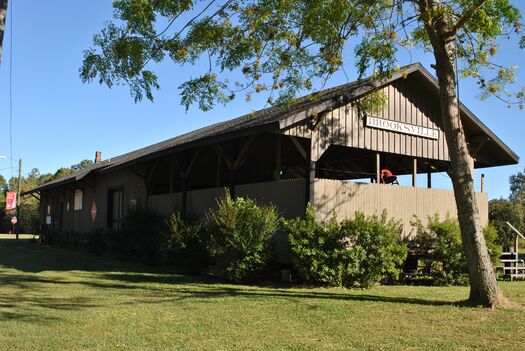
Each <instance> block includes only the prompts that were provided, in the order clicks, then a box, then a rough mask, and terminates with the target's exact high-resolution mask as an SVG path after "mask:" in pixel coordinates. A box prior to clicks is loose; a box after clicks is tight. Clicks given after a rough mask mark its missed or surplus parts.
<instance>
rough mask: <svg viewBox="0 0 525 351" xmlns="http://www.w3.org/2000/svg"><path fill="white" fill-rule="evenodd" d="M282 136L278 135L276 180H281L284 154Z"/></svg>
mask: <svg viewBox="0 0 525 351" xmlns="http://www.w3.org/2000/svg"><path fill="white" fill-rule="evenodd" d="M282 150H283V142H282V134H281V133H279V134H278V135H277V153H276V155H275V176H274V179H275V180H281V168H282V154H283V151H282Z"/></svg>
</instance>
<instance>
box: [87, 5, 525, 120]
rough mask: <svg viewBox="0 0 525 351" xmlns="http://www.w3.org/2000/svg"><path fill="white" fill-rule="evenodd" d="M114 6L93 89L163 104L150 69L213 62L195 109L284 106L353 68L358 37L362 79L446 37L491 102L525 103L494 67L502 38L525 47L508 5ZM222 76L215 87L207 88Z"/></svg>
mask: <svg viewBox="0 0 525 351" xmlns="http://www.w3.org/2000/svg"><path fill="white" fill-rule="evenodd" d="M424 4H427V5H424ZM113 6H114V9H115V11H114V13H113V21H112V22H109V23H108V25H107V26H106V28H104V29H103V30H102V31H101V33H100V34H99V35H97V36H95V38H94V40H93V44H94V47H93V48H91V49H89V50H87V51H86V52H85V54H84V62H83V66H82V68H81V71H80V75H81V78H82V80H83V81H84V82H91V81H92V80H95V78H98V81H99V82H100V83H101V84H105V85H107V86H108V87H112V86H113V85H114V84H116V85H128V86H129V87H130V90H131V94H132V96H133V98H134V99H135V101H140V100H141V99H143V98H144V97H146V98H147V99H149V100H153V98H154V91H155V90H156V89H159V84H158V81H157V77H156V76H155V73H154V72H153V70H152V68H150V67H147V66H148V63H150V62H161V61H163V60H164V59H165V58H166V56H169V57H170V59H171V60H172V61H173V63H174V64H176V65H195V67H197V64H198V63H201V62H203V61H207V62H208V63H209V65H208V66H207V67H204V66H203V68H202V69H203V71H200V72H198V71H197V72H194V74H193V76H197V77H199V78H191V79H189V80H188V81H187V82H185V83H183V84H182V85H181V86H180V89H181V94H182V104H183V105H184V106H185V108H186V109H188V108H189V106H191V105H193V104H196V105H198V106H199V108H201V109H204V110H209V109H211V108H213V107H214V106H215V104H217V103H221V104H224V103H227V102H228V101H230V100H231V98H229V99H228V98H226V97H233V96H235V95H236V94H238V93H241V92H242V93H244V94H246V96H250V97H251V96H252V95H253V94H266V95H268V98H267V101H269V103H273V102H278V103H279V102H285V101H288V100H290V99H292V98H293V97H295V96H296V95H298V94H299V93H301V92H304V91H312V90H314V91H315V90H316V89H319V88H320V87H322V86H324V84H325V83H326V81H327V79H328V78H329V77H330V76H332V75H333V74H334V73H335V72H337V71H339V70H341V69H342V68H346V69H348V67H345V66H347V65H345V61H346V60H347V58H345V57H344V56H343V52H344V49H345V46H346V45H348V44H347V43H348V40H349V39H350V38H352V37H354V36H355V37H358V38H359V41H358V44H357V45H356V46H355V50H354V55H355V60H354V61H355V69H356V72H357V75H358V77H362V76H364V75H365V74H366V75H376V76H383V75H389V74H390V73H391V72H392V71H393V70H394V69H395V67H397V65H398V63H397V52H398V50H399V49H400V48H403V49H406V50H410V49H411V48H412V47H413V46H414V45H416V46H422V47H424V48H425V49H427V50H434V48H433V46H432V45H430V41H431V40H430V39H431V38H437V30H438V28H441V29H443V30H444V32H445V33H447V36H448V38H447V39H446V40H451V41H455V42H456V47H457V53H456V54H457V57H458V60H459V63H460V69H461V70H462V73H463V75H464V76H465V77H472V78H474V79H476V80H477V81H478V83H479V85H480V88H481V91H482V96H490V95H497V96H498V97H500V98H502V99H504V100H505V101H509V102H510V101H511V100H512V101H514V100H517V102H516V103H518V104H519V103H522V102H523V100H524V94H523V91H520V90H518V91H511V90H509V89H507V87H508V86H509V85H512V84H513V79H511V75H508V74H505V75H499V73H498V72H499V69H500V68H501V67H500V66H498V65H497V64H496V63H495V62H493V59H494V58H495V54H496V47H497V45H496V44H497V41H498V40H499V39H501V38H507V37H510V36H517V37H518V40H519V45H520V46H521V47H524V46H525V39H524V37H523V33H522V29H521V25H520V21H521V14H520V12H519V11H518V10H517V9H516V8H515V7H513V6H512V5H511V4H510V3H509V1H508V0H486V1H483V2H473V1H467V0H454V1H446V2H434V3H432V4H430V5H428V3H427V2H421V3H416V4H414V2H412V1H408V0H404V1H393V0H380V1H377V0H375V1H374V0H353V1H348V0H316V1H312V0H306V1H299V0H257V1H245V0H222V1H221V0H212V1H191V0H155V1H153V0H116V1H114V3H113ZM429 6H430V7H429ZM452 54H454V53H452ZM504 69H505V71H510V70H511V68H510V67H504ZM213 75H215V77H216V78H215V79H214V81H213V82H204V81H203V80H202V79H201V78H202V77H206V76H213ZM261 86H265V87H268V89H258V88H257V87H261Z"/></svg>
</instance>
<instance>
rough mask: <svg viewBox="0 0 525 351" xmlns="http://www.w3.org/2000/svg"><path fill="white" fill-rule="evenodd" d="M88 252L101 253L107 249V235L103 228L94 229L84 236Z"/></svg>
mask: <svg viewBox="0 0 525 351" xmlns="http://www.w3.org/2000/svg"><path fill="white" fill-rule="evenodd" d="M84 240H85V241H86V244H87V248H88V250H89V252H91V253H94V254H95V255H102V254H104V252H106V250H107V246H108V235H107V233H106V231H105V230H104V229H95V230H92V231H90V232H89V233H87V234H86V235H85V236H84Z"/></svg>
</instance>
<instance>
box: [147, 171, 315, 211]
mask: <svg viewBox="0 0 525 351" xmlns="http://www.w3.org/2000/svg"><path fill="white" fill-rule="evenodd" d="M304 188H305V181H304V179H292V180H283V181H274V182H263V183H252V184H242V185H236V186H235V193H236V194H237V196H245V197H249V198H251V199H254V200H256V201H257V202H258V203H263V204H264V203H265V204H268V203H272V204H275V205H276V206H277V207H278V209H279V212H280V214H281V215H282V216H284V217H286V218H293V217H300V216H303V214H304V204H305V200H304V193H305V192H304ZM224 192H225V188H221V187H219V188H208V189H199V190H190V191H188V193H187V209H188V211H189V212H190V213H195V214H203V213H205V212H206V211H207V210H208V209H210V208H216V199H217V198H219V197H221V196H222V195H224ZM148 206H149V207H150V208H151V209H153V210H155V211H158V212H160V213H164V214H169V213H172V212H174V211H177V210H180V209H181V207H182V193H180V192H179V193H174V194H162V195H151V196H149V197H148Z"/></svg>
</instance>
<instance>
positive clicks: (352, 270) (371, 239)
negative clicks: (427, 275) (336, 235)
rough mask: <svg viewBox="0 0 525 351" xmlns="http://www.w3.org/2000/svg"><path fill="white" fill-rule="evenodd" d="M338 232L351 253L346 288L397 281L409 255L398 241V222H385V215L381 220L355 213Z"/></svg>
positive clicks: (343, 222) (399, 240)
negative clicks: (340, 231) (345, 241)
mask: <svg viewBox="0 0 525 351" xmlns="http://www.w3.org/2000/svg"><path fill="white" fill-rule="evenodd" d="M341 230H342V232H343V236H344V237H345V238H346V240H347V245H348V246H349V250H350V253H351V256H350V257H351V264H350V265H348V266H347V270H346V272H345V273H346V274H345V280H344V282H343V283H344V284H345V286H349V285H356V286H359V287H365V288H368V287H371V286H372V285H374V284H376V283H378V282H385V281H396V280H398V278H399V274H400V273H401V271H402V266H403V263H404V262H405V259H406V257H407V253H408V249H407V247H406V245H404V244H403V243H402V242H401V235H402V226H401V224H400V223H399V222H396V221H394V220H387V215H386V212H383V214H382V215H381V216H380V217H378V216H369V217H366V216H365V215H364V214H363V213H361V212H357V213H356V214H355V218H354V219H352V220H348V219H347V220H343V221H342V222H341Z"/></svg>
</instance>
